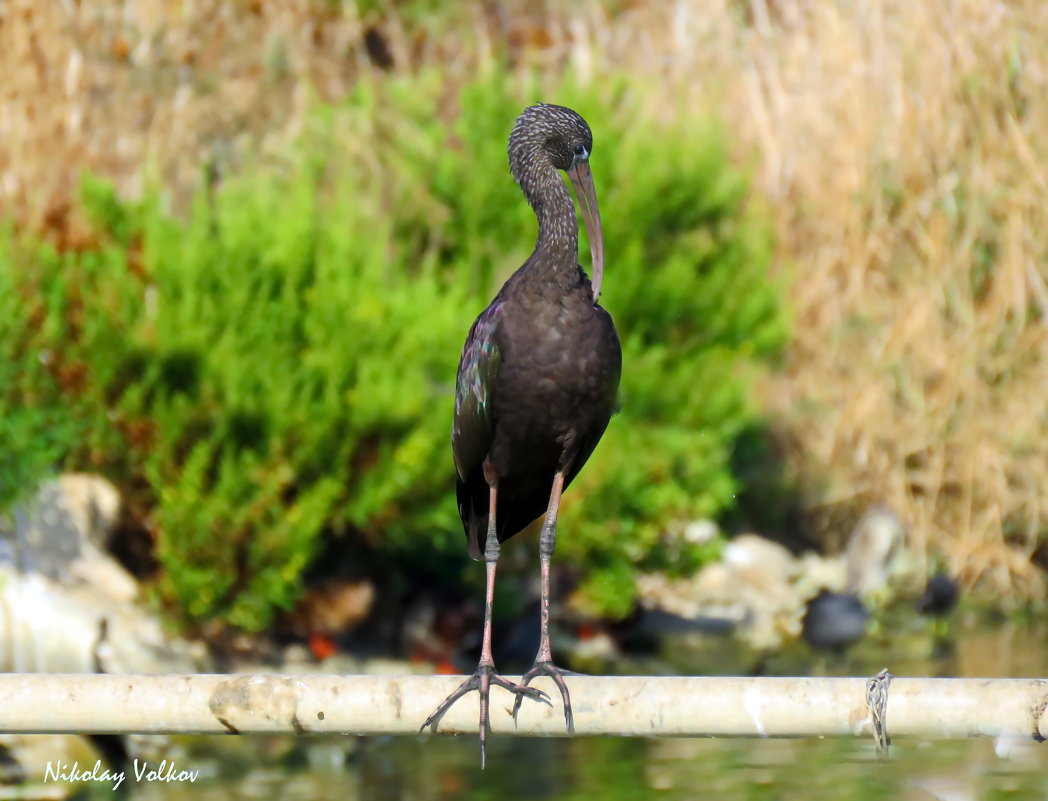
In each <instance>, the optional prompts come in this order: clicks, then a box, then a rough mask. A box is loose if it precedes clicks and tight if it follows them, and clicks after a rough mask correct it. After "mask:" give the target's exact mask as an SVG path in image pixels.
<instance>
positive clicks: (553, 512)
mask: <svg viewBox="0 0 1048 801" xmlns="http://www.w3.org/2000/svg"><path fill="white" fill-rule="evenodd" d="M563 491H564V473H562V472H558V473H557V474H556V475H555V476H554V477H553V491H552V492H551V493H550V496H549V506H548V507H547V509H546V521H545V522H544V523H543V524H542V533H541V534H540V535H539V564H540V569H541V577H542V589H541V598H540V600H539V605H540V609H541V615H542V623H541V627H542V628H541V631H540V635H539V652H538V654H537V655H536V656H535V664H534V665H532V666H531V670H529V671H528V672H527V673H525V674H524V676H523V677H522V678H521V681H520V683H521V684H522V685H523V686H525V687H527V686H528V685H529V684H530V683H531V681H532V680H533V679H534V678H535V677H536V676H542V675H546V676H549V677H550V678H551V679H553V683H554V684H556V685H557V689H558V690H560V695H561V698H563V699H564V722H565V723H566V724H567V726H568V731H569V732H570V733H574V731H575V718H574V715H572V712H571V696H570V695H569V693H568V685H567V684H565V683H564V671H561V669H560V668H558V667H557V666H556V665H554V664H553V651H552V649H551V648H550V644H549V594H550V590H549V584H550V581H549V574H550V562H551V561H552V559H553V549H554V548H555V546H556V543H557V513H558V512H559V510H560V494H561V492H563ZM520 700H521V697H520V696H519V695H518V696H517V700H516V701H515V702H514V703H513V720H514V721H516V719H517V711H518V710H519V709H520Z"/></svg>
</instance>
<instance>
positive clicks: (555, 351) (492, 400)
mask: <svg viewBox="0 0 1048 801" xmlns="http://www.w3.org/2000/svg"><path fill="white" fill-rule="evenodd" d="M592 148H593V137H592V135H591V133H590V129H589V126H588V125H587V124H586V122H585V121H584V120H583V119H582V117H580V116H579V115H578V114H576V113H575V112H574V111H572V110H571V109H568V108H564V107H563V106H552V105H545V104H540V105H537V106H531V107H530V108H527V109H525V110H524V112H523V113H522V114H521V115H520V117H519V118H518V119H517V124H516V126H515V127H514V129H513V132H512V134H511V135H510V138H509V162H510V169H511V171H512V173H513V176H514V178H516V180H517V182H518V183H519V184H520V187H521V190H522V191H523V192H524V196H525V197H526V198H527V200H528V203H529V204H530V205H531V207H532V209H534V211H535V215H536V217H537V218H538V223H539V234H538V240H537V242H536V244H535V250H534V252H533V253H532V254H531V256H530V257H529V258H528V260H527V261H526V262H525V263H524V265H523V266H522V267H521V268H520V269H518V270H517V271H516V272H515V273H514V274H513V275H512V276H511V277H510V278H509V280H508V281H506V283H505V285H504V286H503V287H502V289H501V290H500V291H499V293H498V295H496V296H495V299H494V300H493V301H492V302H491V304H490V305H489V306H488V308H487V309H485V310H484V311H483V312H482V313H481V315H480V316H479V317H478V318H477V319H476V321H475V322H474V323H473V326H472V328H470V331H469V334H468V336H467V337H466V343H465V345H464V346H463V348H462V357H461V360H460V361H459V368H458V380H457V385H456V393H455V412H454V420H453V423H452V432H451V445H452V451H453V453H454V456H455V467H456V470H457V472H458V488H457V493H458V508H459V514H460V516H461V518H462V525H463V528H464V530H465V533H466V542H467V546H468V548H469V554H470V556H472V557H473V558H474V559H484V560H485V561H486V562H487V564H488V604H487V608H486V613H485V627H484V628H485V631H484V635H485V639H484V646H483V648H482V654H481V661H480V665H478V668H477V671H478V672H477V674H475V675H474V676H473V677H471V678H470V679H468V680H467V681H466V683H464V684H463V685H462V687H460V688H459V691H457V693H456V694H453V695H452V696H451V697H449V699H448V700H447V701H445V703H444V704H443V705H441V707H440V708H438V710H437V711H436V712H435V713H434V715H433V716H431V718H430V719H429V720H427V721H426V724H425V725H428V724H430V723H432V722H434V721H435V719H436V718H438V717H439V715H440V714H442V713H443V712H444V711H445V710H446V709H447V707H448V706H450V704H451V703H453V702H454V701H455V700H457V699H458V698H459V697H461V695H463V694H465V693H466V692H468V691H470V690H472V689H478V690H480V692H481V753H482V759H483V746H484V737H485V729H486V725H487V686H486V685H487V683H488V681H489V680H490V681H495V682H496V683H502V686H504V687H506V688H507V689H510V690H511V691H512V692H514V693H516V694H517V706H515V708H514V714H516V709H517V708H519V704H520V700H521V698H522V697H523V696H524V695H529V696H531V697H538V698H541V697H542V696H544V694H540V693H538V692H537V691H535V690H534V689H532V688H529V687H527V685H528V683H529V682H530V681H531V680H532V679H533V678H534V677H535V676H537V675H539V674H540V673H545V674H547V675H550V676H551V677H552V678H553V679H554V681H555V682H556V683H557V685H558V687H559V689H560V690H561V694H562V696H563V699H564V704H565V718H566V721H567V725H568V728H569V729H571V728H572V718H571V707H570V701H569V696H568V691H567V687H566V686H565V685H564V682H563V679H562V678H561V674H560V671H559V670H558V669H557V668H556V667H555V666H554V665H553V662H552V656H551V654H550V648H549V631H548V625H549V562H550V558H551V556H552V553H553V547H554V542H555V536H556V518H557V511H558V507H559V503H560V494H561V492H562V491H563V489H564V488H565V487H567V486H568V485H569V484H570V483H571V481H572V480H573V479H574V478H575V476H576V475H577V474H578V472H579V470H580V469H581V468H582V466H583V465H584V464H585V463H586V460H587V459H588V458H589V456H590V454H591V453H592V452H593V449H594V448H595V447H596V445H597V442H598V441H599V440H600V438H601V436H602V435H603V433H604V430H605V428H606V427H607V425H608V421H609V420H610V418H611V415H612V412H613V411H614V408H615V401H616V394H617V391H618V384H619V375H620V372H621V367H622V352H621V348H620V346H619V338H618V334H617V333H616V331H615V325H614V324H613V323H612V320H611V317H610V315H609V314H608V313H607V312H606V311H605V310H604V309H602V308H601V307H600V306H599V305H597V298H598V296H599V294H600V283H601V280H602V277H603V259H604V256H603V239H602V232H601V226H600V214H599V211H598V207H597V200H596V194H595V192H594V190H593V181H592V177H591V174H590V170H589V154H590V152H591V150H592ZM558 170H565V171H566V172H567V173H568V175H569V177H570V178H571V180H572V182H573V183H574V185H575V190H576V196H577V197H578V200H579V203H580V205H581V207H582V212H583V217H584V219H585V222H586V226H587V231H588V234H589V240H590V251H591V255H592V260H593V281H592V282H591V281H590V279H589V278H588V277H587V276H586V274H585V273H584V272H583V271H582V268H581V267H580V266H579V263H578V223H577V220H576V217H575V207H574V205H573V203H572V201H571V195H570V194H569V193H568V190H567V187H566V186H565V184H564V180H563V179H562V178H561V176H560V175H559V174H558V172H557V171H558ZM492 502H494V503H495V515H494V520H492V519H491V515H490V511H491V504H492ZM544 511H545V512H546V525H545V526H544V527H543V530H542V534H541V537H540V556H541V559H542V600H541V606H542V609H541V636H540V646H539V654H538V656H537V658H536V663H535V666H534V667H533V668H532V670H531V671H529V672H528V673H527V674H525V676H524V679H523V680H522V683H521V684H520V685H515V684H512V683H510V682H506V681H505V680H504V679H501V678H496V677H498V674H497V673H495V671H494V665H493V663H492V660H491V656H490V612H491V610H490V604H491V599H492V597H493V596H492V587H493V584H494V572H495V571H494V565H495V562H496V560H497V559H498V550H499V549H498V544H499V543H501V542H504V541H505V540H507V539H508V538H509V537H512V536H513V535H514V534H516V533H517V532H518V531H520V530H521V529H523V528H524V527H525V526H527V525H528V524H529V523H531V522H532V521H533V520H535V519H536V518H537V517H539V516H540V515H541V514H542V513H543V512H544ZM425 725H424V726H423V728H425Z"/></svg>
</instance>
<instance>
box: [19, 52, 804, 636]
mask: <svg viewBox="0 0 1048 801" xmlns="http://www.w3.org/2000/svg"><path fill="white" fill-rule="evenodd" d="M510 82H511V81H510V79H509V77H508V76H507V75H506V74H505V73H504V72H501V71H496V72H495V73H493V74H492V75H489V76H483V77H480V78H478V79H477V80H476V81H475V82H474V83H473V84H472V85H470V86H467V87H466V88H465V89H463V90H462V91H461V94H460V95H459V97H458V98H457V104H456V108H457V110H458V113H457V114H455V115H454V116H453V118H452V119H451V121H450V122H449V120H448V113H447V110H446V108H445V106H444V105H442V104H441V103H442V101H441V100H440V98H444V97H445V95H444V93H443V92H442V87H441V84H440V76H439V75H438V74H436V73H424V74H422V75H419V76H413V77H410V78H406V77H400V78H389V79H388V80H386V81H384V82H382V83H380V84H370V83H367V82H363V83H361V84H360V85H359V86H358V87H357V89H356V90H355V91H354V93H353V94H352V95H351V96H350V97H348V98H346V100H345V101H344V102H343V103H341V104H339V105H338V106H336V107H324V108H320V109H318V110H317V113H316V114H315V116H314V118H313V123H314V124H313V125H312V127H311V128H310V129H309V130H308V131H307V132H306V133H305V134H304V135H303V137H302V139H301V141H300V142H299V143H297V145H296V147H295V149H294V152H293V153H292V154H290V156H289V160H288V161H287V162H285V163H282V164H278V165H263V164H255V165H253V166H252V167H251V168H249V169H246V170H245V171H243V173H242V174H241V175H239V176H237V177H234V178H231V179H230V180H228V181H227V182H226V183H224V184H223V185H222V186H220V187H219V188H218V189H217V190H215V191H214V192H213V193H211V194H202V195H201V196H200V197H199V198H198V199H197V200H196V202H195V204H194V205H193V207H192V209H191V211H190V212H189V213H188V215H186V216H185V218H184V219H175V218H174V217H173V216H172V215H170V214H169V213H167V212H166V211H165V206H164V199H163V197H162V196H160V195H155V196H150V197H147V198H146V199H144V200H143V201H142V202H141V203H138V204H127V203H124V202H121V201H119V200H118V199H117V198H116V197H115V195H114V194H113V192H112V191H111V190H110V189H109V187H108V186H107V185H106V184H105V183H103V182H99V181H96V180H92V179H87V180H85V183H84V191H83V201H84V204H85V206H86V208H87V209H88V210H89V212H90V213H91V215H92V219H93V220H94V221H95V224H96V225H97V228H98V232H99V236H100V238H101V239H102V244H101V246H100V247H98V248H97V249H96V250H93V251H90V252H84V253H78V254H62V255H56V254H54V253H52V252H50V251H48V250H47V249H46V248H42V247H32V246H30V245H27V244H25V243H21V244H17V245H16V243H14V242H12V241H10V240H7V241H5V244H4V247H3V249H2V253H0V266H2V268H3V269H2V271H0V292H2V297H0V303H3V304H5V305H4V306H3V309H2V310H3V311H4V315H3V320H0V326H3V328H2V329H0V334H3V342H2V343H0V347H3V348H5V352H4V353H3V354H0V355H3V356H4V357H5V361H8V360H9V361H10V362H11V363H12V364H13V365H14V367H13V368H12V367H7V368H6V369H7V370H8V372H7V373H5V374H4V375H3V378H5V379H7V380H5V381H4V385H3V388H0V419H7V418H10V417H12V415H13V419H16V420H21V422H18V426H20V430H21V431H22V434H21V436H23V438H26V439H32V440H34V447H32V448H24V449H21V448H20V449H18V450H15V451H14V456H15V459H14V462H15V464H16V467H15V468H14V470H15V472H13V473H12V475H15V476H21V477H28V476H30V475H31V474H33V473H34V472H39V470H40V469H42V466H43V465H47V464H50V463H51V462H53V461H54V460H55V459H56V458H58V457H61V460H62V461H64V463H65V464H66V465H67V466H69V467H76V468H82V469H83V468H86V469H95V470H102V471H104V472H106V473H107V474H109V475H110V476H111V477H112V478H114V479H115V480H117V481H118V482H120V483H121V484H122V485H123V486H124V487H125V489H128V488H132V487H135V488H141V487H143V486H144V487H146V488H147V490H146V491H145V492H144V497H145V498H146V501H145V503H146V505H147V506H149V507H151V508H152V512H151V514H150V518H149V519H150V522H151V525H153V526H154V527H155V533H156V536H157V545H158V556H159V558H160V560H161V563H162V565H163V568H164V570H163V576H162V579H161V581H160V583H159V587H158V589H159V591H160V593H161V596H162V597H163V598H164V599H165V600H167V601H168V602H169V603H170V604H171V605H172V606H173V607H174V608H175V609H176V610H177V611H178V613H179V614H180V616H181V617H182V619H183V620H185V621H187V622H203V621H206V620H209V619H214V618H217V619H221V620H224V621H226V622H228V623H232V624H234V625H237V626H240V627H243V628H245V629H258V628H260V627H262V626H264V625H266V623H267V622H268V621H269V619H270V617H271V614H272V612H273V610H274V607H279V606H287V605H288V604H289V603H291V602H292V601H293V600H294V599H295V597H296V596H297V593H298V589H299V581H300V578H299V577H300V575H301V572H302V569H303V567H304V566H305V565H306V564H307V562H308V561H309V560H310V559H311V558H312V557H313V555H314V553H315V551H316V545H317V542H318V537H319V535H320V534H321V532H322V531H324V530H331V531H333V532H341V533H343V534H344V535H346V536H355V537H358V538H360V539H361V541H362V542H365V543H369V544H372V545H373V546H374V547H377V548H381V549H384V550H385V551H386V552H387V553H388V554H390V556H391V557H392V558H398V555H405V554H407V553H409V552H416V553H417V552H419V551H422V552H426V551H427V550H430V549H432V550H433V551H442V552H447V551H449V550H453V551H455V552H458V551H464V547H463V541H462V534H461V528H460V526H459V523H458V520H457V515H456V513H455V509H454V501H453V496H454V493H453V482H454V472H453V466H452V462H451V457H450V453H449V446H448V432H449V424H450V409H451V403H452V397H453V392H454V372H455V365H456V362H457V359H458V353H459V349H460V347H461V343H462V340H463V338H464V337H465V333H466V331H467V330H468V328H469V325H470V323H471V322H472V320H473V318H474V317H475V316H476V314H478V313H479V312H480V311H481V310H482V309H483V308H484V306H485V305H486V304H487V302H488V300H489V299H490V297H491V295H492V294H493V292H494V291H495V289H496V288H497V286H498V284H499V283H500V282H501V281H502V280H504V279H505V278H506V277H507V276H508V275H509V273H510V272H511V271H512V270H513V269H515V268H516V267H517V266H518V265H519V264H521V263H522V262H523V261H524V259H525V258H526V256H527V254H528V252H529V251H530V247H531V245H532V243H533V241H534V235H535V223H534V219H533V217H532V216H531V212H530V210H529V209H528V208H527V206H526V204H525V203H524V202H523V199H522V198H521V196H520V194H519V190H517V188H516V187H515V186H514V184H513V182H512V180H511V179H510V177H509V176H508V174H507V172H506V156H505V143H506V137H507V135H508V131H509V128H510V126H511V124H512V121H513V119H514V118H515V116H516V114H517V113H519V111H520V109H521V108H522V107H523V105H525V104H526V103H528V102H531V101H533V100H534V99H536V97H535V94H534V89H533V87H532V86H530V85H528V84H526V83H525V84H522V85H520V86H518V87H516V89H515V90H514V89H513V88H512V87H509V84H510ZM624 86H625V84H615V83H614V82H612V83H609V84H606V85H605V86H603V87H601V88H600V89H599V90H597V89H591V90H583V89H580V88H577V87H573V86H570V85H565V86H561V87H558V88H557V90H556V91H554V92H550V93H549V94H548V95H547V96H548V97H556V98H557V99H558V101H559V102H563V103H566V104H568V105H574V106H575V107H577V108H578V109H579V110H580V111H581V112H582V113H583V114H584V116H586V117H587V118H588V119H589V120H590V123H591V125H592V126H593V128H594V130H595V132H596V134H595V136H596V143H595V147H594V161H593V163H594V171H595V174H596V178H597V184H598V191H599V193H600V195H601V209H602V212H603V216H604V221H605V230H606V238H607V243H606V244H607V253H608V268H607V276H606V282H605V287H606V289H605V295H604V299H603V302H604V304H605V306H606V307H607V308H608V309H609V310H610V311H611V313H612V314H613V316H614V317H615V320H616V322H617V324H618V327H619V331H620V334H621V336H622V340H623V349H624V372H623V385H622V391H621V400H622V405H623V411H622V413H621V414H620V415H619V416H618V417H616V418H615V419H614V420H613V421H612V424H611V426H610V427H609V430H608V433H607V435H606V436H605V440H604V442H603V443H602V444H601V445H600V446H599V447H598V449H597V451H596V452H595V454H594V456H593V458H592V461H591V464H590V465H589V466H587V468H586V469H585V470H584V471H583V473H582V474H581V475H580V477H579V479H578V480H577V482H576V485H575V486H574V487H573V488H572V490H571V492H570V493H569V495H568V500H567V502H566V511H565V514H564V516H563V518H562V521H563V522H562V526H561V532H562V536H561V537H560V538H559V540H558V544H559V545H560V549H559V553H560V554H561V555H562V557H559V558H563V559H564V560H565V561H572V562H575V563H576V564H578V565H579V566H580V567H582V568H583V571H584V575H585V577H586V583H585V585H584V587H583V594H584V597H585V598H586V599H587V600H588V601H589V603H590V604H591V606H592V607H593V608H594V609H595V610H596V611H598V612H602V613H605V614H611V615H615V614H623V613H624V612H626V611H628V609H629V605H630V603H631V601H632V598H633V586H632V580H633V575H634V573H635V571H636V570H638V569H643V570H656V569H662V570H667V569H668V570H681V571H683V570H687V569H690V568H693V567H694V566H696V565H697V564H699V563H701V561H703V560H704V559H706V558H709V555H710V553H709V552H708V551H702V550H700V549H696V548H694V547H692V546H685V545H681V544H680V542H679V541H678V540H676V539H674V538H666V537H665V536H664V532H666V531H667V530H668V529H671V528H673V527H674V526H677V525H680V524H682V523H683V522H685V521H688V520H691V519H694V518H696V517H710V516H715V515H717V514H718V513H720V512H722V511H723V510H724V509H725V508H727V507H728V506H730V504H731V503H732V498H733V496H734V493H735V491H736V487H735V481H734V480H733V478H732V475H731V473H730V470H729V468H728V464H729V457H730V454H731V450H732V443H733V441H734V438H735V436H736V435H737V434H738V432H739V431H740V430H741V429H742V427H743V426H745V425H747V424H748V423H751V422H752V421H753V412H752V410H751V409H750V408H749V406H748V405H747V402H746V387H747V378H748V376H749V375H750V374H751V373H752V372H753V368H754V366H755V365H756V364H757V363H758V362H760V361H761V360H766V359H767V358H769V357H770V356H772V355H773V354H774V353H775V352H776V350H777V349H778V348H779V347H780V346H781V344H782V342H783V340H784V336H785V326H784V323H783V318H782V314H781V311H780V308H779V300H778V298H779V294H780V291H779V288H778V287H777V286H776V285H775V283H774V282H772V281H771V280H770V279H769V273H768V266H769V259H770V240H769V235H768V229H767V226H766V225H765V224H764V223H763V222H762V220H761V218H760V216H759V215H757V214H754V213H752V212H751V211H750V210H748V209H747V206H746V186H745V182H744V181H743V180H742V178H741V177H740V175H739V174H738V173H737V172H736V171H735V170H733V169H732V168H731V167H730V166H728V163H727V158H726V153H725V150H724V146H723V137H722V135H721V134H720V132H719V131H718V130H717V129H716V127H715V126H713V125H712V124H709V123H707V122H705V121H704V119H703V117H702V115H701V114H700V113H698V112H694V113H691V112H685V113H683V114H682V115H681V116H680V117H679V118H678V119H677V120H676V121H674V122H672V123H670V124H662V123H658V122H655V121H654V120H652V119H650V118H649V116H648V115H646V114H644V113H643V109H642V106H641V101H640V100H639V99H638V97H637V96H636V95H630V94H628V93H626V92H625V90H624ZM445 99H446V98H445ZM16 250H21V251H22V257H21V258H20V259H19V260H18V261H17V262H15V261H14V260H13V258H14V257H13V256H12V254H13V253H14V252H15V251H16ZM586 252H587V251H586V249H585V247H584V248H583V253H584V254H585V253H586ZM587 262H588V257H586V256H584V258H583V264H586V263H587ZM14 297H20V298H22V299H26V298H28V299H29V300H30V302H28V303H27V302H24V301H23V302H19V301H12V300H10V298H14ZM12 343H14V344H12ZM41 354H49V356H48V358H49V360H50V361H49V362H48V363H47V365H46V369H45V365H44V363H43V362H42V361H41V359H40V355H41ZM13 413H14V414H13ZM18 415H22V417H18ZM52 418H55V420H53V419H52ZM57 418H61V425H58V426H52V422H55V421H56V420H57ZM60 431H61V432H75V436H74V435H68V436H67V435H66V434H62V435H61V436H59V435H58V433H57V432H60ZM20 480H21V479H20ZM667 543H672V544H667ZM478 573H479V571H478Z"/></svg>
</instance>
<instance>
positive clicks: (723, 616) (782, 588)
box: [637, 534, 804, 650]
mask: <svg viewBox="0 0 1048 801" xmlns="http://www.w3.org/2000/svg"><path fill="white" fill-rule="evenodd" d="M799 575H800V564H799V562H798V560H797V559H796V558H795V557H794V556H793V555H792V554H790V552H789V551H788V550H787V549H786V548H783V547H782V546H781V545H777V544H776V543H773V542H770V541H769V540H765V539H763V538H761V537H758V536H756V535H753V534H744V535H740V536H739V537H736V538H735V539H734V540H732V542H730V543H729V544H728V545H727V546H726V547H725V549H724V561H722V562H715V563H713V564H709V565H706V566H705V567H704V568H703V569H702V570H700V571H699V572H698V573H697V574H696V575H694V576H691V577H690V578H684V579H673V580H671V579H667V578H666V577H665V576H662V575H661V574H648V575H644V576H640V577H639V578H638V582H637V584H638V594H639V596H640V599H641V606H642V607H643V608H644V609H646V610H658V611H661V612H664V613H668V614H672V615H675V616H677V617H680V618H683V619H685V620H691V621H699V620H702V621H706V622H708V621H711V620H715V621H718V622H721V623H722V626H721V630H723V628H724V627H725V626H730V627H731V628H732V629H733V630H734V632H735V634H736V635H737V636H738V637H739V638H740V639H741V640H743V641H744V642H745V643H746V644H748V645H749V646H751V647H753V648H755V649H758V650H763V649H767V648H774V647H776V646H777V645H779V644H780V643H781V642H782V640H783V639H784V638H785V637H792V636H796V634H797V633H798V632H799V631H800V616H801V612H802V610H803V607H804V602H803V599H802V598H801V597H799V596H798V594H797V592H796V590H795V588H794V586H793V583H792V582H793V580H795V579H796V578H798V577H799Z"/></svg>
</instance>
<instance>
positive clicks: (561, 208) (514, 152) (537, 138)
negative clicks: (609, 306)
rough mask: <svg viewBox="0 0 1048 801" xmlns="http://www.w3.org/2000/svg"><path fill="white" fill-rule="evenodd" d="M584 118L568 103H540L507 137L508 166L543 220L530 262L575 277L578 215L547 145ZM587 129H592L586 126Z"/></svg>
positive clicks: (571, 277)
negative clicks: (567, 126) (558, 134)
mask: <svg viewBox="0 0 1048 801" xmlns="http://www.w3.org/2000/svg"><path fill="white" fill-rule="evenodd" d="M580 124H581V125H582V126H583V127H585V125H586V124H585V122H583V121H582V118H581V117H579V116H578V115H577V114H575V112H573V111H571V110H570V109H567V108H564V107H562V106H553V105H546V104H539V105H536V106H531V107H529V108H526V109H524V111H523V113H521V115H520V117H518V118H517V124H516V125H515V126H514V128H513V132H512V133H511V134H510V137H509V166H510V171H511V172H512V173H513V177H514V178H515V179H516V180H517V183H518V184H520V188H521V190H522V191H523V192H524V196H525V197H526V198H527V199H528V203H529V204H530V205H531V208H532V209H534V211H535V216H536V217H538V221H539V233H538V239H537V241H536V243H535V251H534V253H533V254H532V258H531V259H529V263H531V264H534V265H535V266H536V267H540V266H541V267H544V268H545V269H547V270H551V271H556V272H557V273H558V274H559V275H560V276H561V277H563V278H569V279H571V280H574V278H575V276H576V275H577V272H578V257H579V225H578V219H577V218H576V216H575V205H574V203H573V202H572V200H571V194H570V193H569V192H568V188H567V186H566V184H565V183H564V179H563V178H562V177H561V176H560V175H559V174H558V173H557V165H555V164H554V161H553V156H552V155H551V153H550V152H549V147H548V146H549V142H550V139H551V137H553V136H555V135H556V133H557V131H558V129H559V128H562V127H563V126H565V125H574V126H578V125H580ZM585 131H586V133H587V134H588V133H589V129H588V128H585ZM564 168H565V167H564V166H563V165H562V166H561V169H564Z"/></svg>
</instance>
